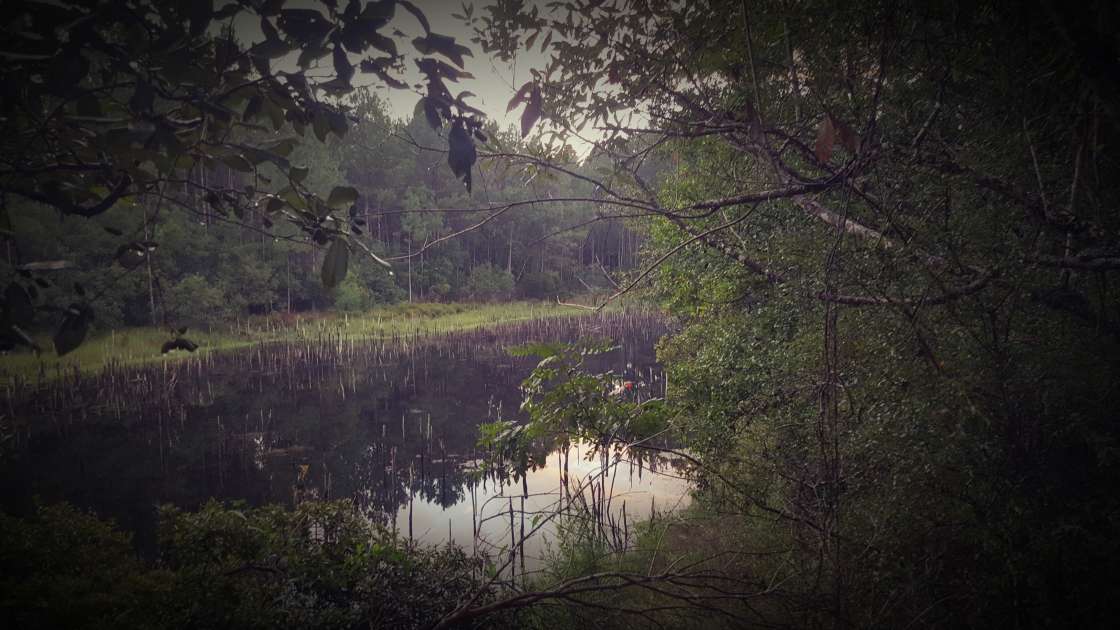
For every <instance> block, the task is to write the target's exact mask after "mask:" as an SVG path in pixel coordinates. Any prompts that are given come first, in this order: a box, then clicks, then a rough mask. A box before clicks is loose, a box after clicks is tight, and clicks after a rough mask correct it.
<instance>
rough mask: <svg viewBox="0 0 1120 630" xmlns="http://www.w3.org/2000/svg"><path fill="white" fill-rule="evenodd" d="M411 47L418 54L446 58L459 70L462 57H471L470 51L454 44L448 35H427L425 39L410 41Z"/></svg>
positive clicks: (461, 64) (461, 65)
mask: <svg viewBox="0 0 1120 630" xmlns="http://www.w3.org/2000/svg"><path fill="white" fill-rule="evenodd" d="M412 45H413V46H415V47H416V50H419V51H420V54H423V55H430V54H432V53H439V54H441V55H443V56H444V57H447V58H448V59H450V60H451V61H452V63H454V64H455V65H457V66H459V67H460V68H462V67H463V57H471V56H473V55H472V54H471V49H470V48H467V47H466V46H463V45H462V44H457V43H455V38H454V37H451V36H449V35H440V34H439V33H428V34H427V36H425V37H417V38H416V39H414V40H412Z"/></svg>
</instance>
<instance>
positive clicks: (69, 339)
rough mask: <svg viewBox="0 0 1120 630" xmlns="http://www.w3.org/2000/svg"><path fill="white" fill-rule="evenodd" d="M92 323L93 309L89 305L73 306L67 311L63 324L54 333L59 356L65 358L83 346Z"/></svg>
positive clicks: (55, 347) (56, 350)
mask: <svg viewBox="0 0 1120 630" xmlns="http://www.w3.org/2000/svg"><path fill="white" fill-rule="evenodd" d="M92 322H93V309H92V308H90V307H89V305H88V304H71V305H70V307H69V308H67V309H66V315H65V317H63V319H62V324H61V325H59V327H58V330H57V331H56V332H55V333H54V349H55V352H57V353H58V356H63V355H64V354H67V353H69V352H71V351H73V350H74V349H75V348H77V347H78V346H80V345H82V342H83V341H85V338H86V333H88V332H89V325H90V324H91V323H92Z"/></svg>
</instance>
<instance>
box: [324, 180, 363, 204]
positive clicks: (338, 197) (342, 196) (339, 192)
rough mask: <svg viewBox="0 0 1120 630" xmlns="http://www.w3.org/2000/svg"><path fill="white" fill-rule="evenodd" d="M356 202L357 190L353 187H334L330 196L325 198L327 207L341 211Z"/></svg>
mask: <svg viewBox="0 0 1120 630" xmlns="http://www.w3.org/2000/svg"><path fill="white" fill-rule="evenodd" d="M357 200H358V189H357V188H354V187H353V186H335V187H334V188H332V189H331V194H330V196H329V197H327V205H328V206H330V207H332V208H335V209H342V208H346V207H348V206H350V204H352V203H354V202H355V201H357Z"/></svg>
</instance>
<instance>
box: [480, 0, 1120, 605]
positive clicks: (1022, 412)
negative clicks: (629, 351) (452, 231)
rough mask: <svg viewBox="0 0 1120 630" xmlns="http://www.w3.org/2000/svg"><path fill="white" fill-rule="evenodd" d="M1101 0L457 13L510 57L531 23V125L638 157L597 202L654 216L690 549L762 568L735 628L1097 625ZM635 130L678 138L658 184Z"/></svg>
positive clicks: (1106, 54) (1101, 567) (1107, 356)
mask: <svg viewBox="0 0 1120 630" xmlns="http://www.w3.org/2000/svg"><path fill="white" fill-rule="evenodd" d="M1115 17H1116V8H1115V6H1114V5H1111V4H1109V3H1089V4H1087V5H1078V6H1077V7H1073V6H1069V7H1064V6H1058V5H1056V4H1053V3H1041V4H1039V5H1033V4H1032V5H1030V6H1026V7H1022V8H1020V7H1019V6H1018V5H1015V6H1012V5H1008V4H1003V3H981V4H975V3H948V4H938V5H929V4H926V3H913V4H897V3H877V2H866V3H856V4H852V3H829V2H820V3H808V4H790V3H784V2H763V3H753V2H752V3H741V2H721V1H711V2H695V3H687V4H684V5H681V4H675V3H667V2H620V3H601V2H586V3H579V2H577V3H564V4H553V5H550V6H548V7H535V6H531V5H523V4H521V3H506V2H499V3H496V4H495V5H493V6H491V7H487V9H486V10H485V11H484V12H483V13H482V15H481V16H479V17H477V18H475V19H474V21H473V24H474V25H475V27H476V29H477V31H478V33H479V35H480V36H481V37H482V38H483V40H484V41H485V47H486V48H487V49H488V50H490V51H492V52H496V53H497V54H500V55H510V54H515V52H516V51H517V50H518V49H519V48H520V47H522V46H525V45H535V42H537V41H541V38H546V39H545V40H544V41H546V42H549V43H546V44H544V45H545V46H550V47H551V48H552V49H553V50H555V51H556V53H557V54H555V55H554V56H553V57H552V58H551V63H550V64H549V66H548V68H547V69H546V71H545V72H543V73H542V74H541V77H540V83H541V90H542V94H543V95H544V106H543V111H544V116H545V117H546V118H548V119H549V120H550V121H551V122H552V123H553V124H555V125H556V126H558V127H561V128H565V129H568V130H571V131H576V130H578V129H580V128H582V127H583V126H584V125H585V124H591V125H597V126H598V127H599V128H601V129H605V130H606V136H605V137H604V138H603V140H602V141H601V142H600V146H601V150H602V151H603V153H604V154H607V155H612V156H614V158H615V162H616V165H617V166H618V168H619V169H620V170H621V171H622V172H623V173H626V172H628V171H629V173H630V177H629V179H628V184H627V183H619V184H618V185H617V186H615V187H614V188H613V189H612V190H611V192H612V193H613V194H612V195H611V201H613V202H614V203H615V204H616V205H617V206H618V207H620V208H623V207H624V208H627V209H630V208H634V207H639V208H642V209H643V210H645V211H646V212H648V213H650V214H653V215H657V216H658V217H659V218H658V219H657V220H656V221H655V224H654V228H653V229H654V241H653V247H651V248H650V249H649V250H648V251H647V258H646V260H647V262H648V263H649V264H651V265H653V267H652V272H651V273H652V276H653V277H655V278H656V293H655V295H656V296H657V297H658V299H660V300H661V301H662V303H663V304H664V305H665V306H666V307H667V308H668V309H669V310H670V311H672V312H674V313H676V314H677V315H678V316H679V317H680V318H681V320H682V322H683V324H684V328H683V330H682V331H681V332H680V333H679V334H677V335H675V336H673V337H672V338H670V339H667V340H666V341H665V342H664V343H663V345H662V348H661V358H662V359H663V361H664V363H665V364H666V366H667V368H668V372H669V381H670V382H671V383H672V386H671V389H670V392H669V404H670V407H671V411H672V413H673V415H674V418H673V420H672V424H673V425H674V426H675V427H676V429H677V431H678V434H679V435H680V436H681V438H682V439H683V440H684V442H685V445H686V446H688V447H689V449H690V452H692V453H694V454H695V455H696V456H697V457H698V458H699V460H700V465H699V466H697V468H696V474H697V477H698V480H699V481H700V487H701V489H702V492H701V493H700V494H699V497H698V498H700V500H701V503H700V506H699V507H698V510H699V512H700V513H704V514H705V515H706V517H707V518H709V519H714V520H715V522H716V523H717V525H716V529H715V532H716V533H715V534H714V535H715V539H713V540H708V541H706V544H705V548H703V549H701V548H698V547H697V546H696V545H695V544H694V543H690V542H688V541H687V534H686V536H685V538H686V541H684V542H682V543H681V545H680V548H679V549H680V550H681V551H682V553H689V554H691V555H692V556H693V557H703V556H705V554H706V553H709V552H710V553H711V554H712V555H713V557H718V553H717V551H718V550H720V549H727V550H728V553H731V552H734V553H736V554H739V555H740V559H739V560H738V561H737V562H735V563H733V564H731V565H730V566H729V565H727V564H726V563H724V562H722V561H721V562H715V561H713V565H718V566H721V570H722V571H724V574H725V575H734V576H737V577H739V578H741V579H744V580H749V579H755V578H758V579H759V581H760V584H759V585H758V586H757V587H756V589H755V590H754V598H755V599H754V600H751V601H753V602H754V603H747V598H746V596H744V599H743V600H741V603H742V607H739V605H738V604H735V605H731V604H729V605H728V611H729V612H733V613H734V615H735V618H736V619H739V620H740V622H741V621H743V620H745V619H748V618H749V619H753V621H754V622H757V623H761V624H766V625H788V626H793V627H825V626H831V627H837V626H849V627H1004V626H1012V627H1055V626H1058V627H1060V626H1066V625H1070V624H1072V625H1079V626H1100V625H1103V624H1105V623H1107V619H1108V618H1109V616H1108V611H1109V609H1110V607H1109V604H1108V602H1110V601H1112V600H1114V599H1115V597H1116V595H1117V591H1116V584H1118V583H1120V581H1118V579H1117V574H1116V569H1115V564H1114V563H1113V562H1112V560H1111V559H1112V558H1113V557H1114V556H1115V553H1116V551H1117V549H1116V546H1115V541H1116V540H1117V539H1118V534H1120V532H1118V529H1117V520H1116V517H1117V514H1120V511H1118V510H1120V504H1118V503H1117V501H1116V498H1115V496H1114V493H1113V492H1112V491H1111V489H1112V488H1113V487H1114V486H1115V483H1116V482H1117V480H1118V479H1120V474H1118V473H1120V470H1118V469H1117V461H1116V458H1115V456H1114V448H1113V446H1114V444H1115V443H1116V439H1117V437H1118V435H1117V432H1116V427H1115V422H1114V413H1113V410H1114V409H1115V408H1116V405H1117V402H1118V401H1117V399H1116V389H1115V387H1113V385H1112V383H1115V382H1116V381H1117V379H1118V378H1120V365H1118V364H1117V357H1118V356H1120V353H1118V350H1120V347H1118V342H1120V339H1118V333H1117V331H1118V330H1120V327H1118V326H1120V302H1118V301H1117V298H1116V291H1115V288H1114V287H1113V286H1112V285H1113V284H1114V280H1115V278H1114V272H1115V271H1116V270H1117V269H1120V262H1118V261H1120V258H1118V253H1120V215H1118V214H1117V212H1116V206H1117V201H1118V194H1117V192H1118V190H1117V187H1116V185H1115V182H1116V181H1117V180H1116V175H1117V172H1116V167H1117V163H1116V160H1115V155H1116V142H1117V139H1118V134H1117V131H1118V129H1120V127H1118V124H1120V119H1118V118H1117V111H1116V109H1115V103H1116V99H1115V95H1116V93H1117V88H1118V87H1120V81H1118V79H1120V73H1118V70H1120V65H1118V63H1117V59H1118V57H1117V51H1118V50H1120V46H1118V42H1117V39H1116V37H1115V34H1114V33H1112V32H1111V31H1109V30H1107V27H1105V26H1103V25H1106V24H1111V23H1112V20H1113V19H1115ZM634 138H642V139H644V143H643V144H642V145H641V146H646V147H650V146H652V147H658V149H657V150H661V151H663V152H664V153H665V154H667V155H669V156H671V158H672V159H673V161H674V164H675V166H676V168H675V169H674V171H673V173H672V176H671V177H670V178H669V181H668V182H667V183H666V184H665V185H664V186H661V187H657V186H655V185H650V184H649V183H648V182H646V181H644V180H643V178H642V177H641V176H640V173H634V172H633V168H632V166H633V164H634V163H636V162H638V161H640V159H641V157H642V156H643V155H644V153H641V152H639V153H633V151H632V147H633V139H634ZM688 527H689V526H688V525H684V526H683V528H684V529H685V531H686V532H687V531H688ZM694 531H695V532H696V533H698V534H699V533H700V532H701V531H703V529H702V528H700V527H696V528H695V530H694ZM709 533H710V532H709ZM744 541H746V542H745V543H744ZM763 578H765V579H763ZM732 599H733V598H732ZM667 601H668V600H667ZM619 606H620V607H622V605H621V604H620V605H619Z"/></svg>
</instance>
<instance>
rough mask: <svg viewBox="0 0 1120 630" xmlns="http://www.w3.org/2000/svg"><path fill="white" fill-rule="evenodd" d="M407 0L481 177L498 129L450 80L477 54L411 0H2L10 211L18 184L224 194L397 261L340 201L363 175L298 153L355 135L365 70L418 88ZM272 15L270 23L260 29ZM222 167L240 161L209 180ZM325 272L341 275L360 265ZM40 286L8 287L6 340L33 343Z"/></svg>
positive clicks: (167, 198) (53, 197) (214, 204)
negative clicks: (479, 143) (485, 141)
mask: <svg viewBox="0 0 1120 630" xmlns="http://www.w3.org/2000/svg"><path fill="white" fill-rule="evenodd" d="M397 6H400V8H402V9H404V10H406V11H407V12H409V13H411V14H412V15H413V16H414V17H415V19H416V22H417V23H418V24H419V26H420V27H421V29H422V32H423V34H422V35H420V36H418V37H416V38H414V39H413V40H412V44H413V46H414V47H415V48H416V50H417V51H418V52H419V53H420V54H419V55H418V56H417V57H416V58H415V60H414V61H415V63H416V65H417V67H418V68H419V70H420V72H421V73H422V74H423V75H424V77H425V80H426V86H425V95H424V96H423V98H422V100H421V102H422V106H423V109H424V111H425V113H426V115H427V117H428V120H429V121H430V122H431V123H432V124H433V125H434V126H436V127H440V126H442V125H444V124H447V125H449V126H450V129H451V132H450V134H449V137H450V138H451V145H452V146H451V148H452V151H451V153H452V154H453V156H454V159H453V160H452V170H453V171H454V172H455V174H456V176H457V177H459V178H461V179H463V180H464V181H465V182H466V185H467V187H468V189H469V187H470V169H471V167H472V166H473V164H474V157H473V155H474V140H473V139H472V138H473V136H474V135H481V133H480V131H479V129H480V128H481V126H482V119H481V117H480V115H479V114H480V112H478V110H476V109H474V108H472V107H470V106H468V105H467V104H466V103H465V102H464V101H463V98H462V96H460V97H453V96H452V95H451V93H450V91H449V90H448V88H447V85H446V81H455V80H457V79H458V78H460V77H461V76H463V72H462V71H461V70H460V68H462V66H463V57H464V56H465V55H470V54H471V53H470V50H469V49H467V48H466V47H464V46H462V45H460V44H458V43H456V42H455V40H454V38H453V37H450V36H446V35H441V34H439V33H434V32H432V31H431V30H430V28H429V25H428V21H427V19H426V17H425V16H424V14H423V13H422V12H421V11H420V10H419V9H418V8H417V7H416V6H415V5H413V4H412V3H411V2H406V1H403V0H402V1H399V2H394V1H392V0H379V1H376V2H361V1H359V0H350V1H348V2H347V3H346V4H345V7H340V5H339V3H337V2H323V3H322V4H320V5H318V6H315V7H313V8H285V3H284V1H283V0H269V1H265V2H231V3H228V4H226V5H224V6H223V7H221V8H220V9H215V7H214V6H213V3H212V2H210V1H209V0H205V1H192V2H179V3H170V2H148V1H145V0H137V1H133V2H115V1H109V0H90V1H77V0H76V1H74V2H64V3H46V4H45V3H40V2H10V3H5V5H4V7H3V9H2V10H0V11H2V13H3V17H4V23H5V24H6V25H8V26H7V27H6V29H7V30H6V36H5V42H6V44H5V49H4V50H2V51H0V56H2V57H3V59H4V62H5V63H4V64H3V69H2V70H0V83H2V84H3V86H4V100H3V118H2V120H0V132H2V133H3V139H2V140H0V142H2V143H3V144H2V147H3V150H2V151H0V155H2V157H0V194H2V195H3V199H4V204H5V208H4V213H5V215H7V205H8V204H10V203H15V202H16V201H17V200H27V201H32V202H36V203H39V204H43V205H46V206H48V207H50V208H53V209H55V210H57V211H58V212H60V213H61V214H63V215H73V216H80V217H87V218H88V217H96V216H99V215H102V214H103V213H105V212H107V211H108V210H109V209H110V208H113V207H115V206H117V205H118V204H121V203H123V202H127V201H130V200H140V201H148V202H150V204H151V205H156V206H157V208H158V206H159V205H163V204H166V205H169V206H173V207H176V208H177V209H181V210H183V211H186V212H192V213H199V212H200V210H201V208H200V206H202V207H207V206H208V209H207V210H206V211H207V212H210V211H212V212H214V213H216V214H217V215H220V216H223V217H227V218H230V219H231V220H235V221H242V220H244V219H245V216H246V214H247V213H259V214H260V215H262V216H263V217H264V219H263V220H264V221H265V222H266V223H265V225H266V226H268V225H271V224H272V223H274V222H276V221H284V222H286V223H290V224H292V225H294V226H296V227H297V228H298V229H299V230H300V231H301V232H302V233H303V235H304V237H305V238H307V239H309V240H311V241H313V242H314V243H316V244H318V245H320V246H324V247H328V249H329V250H330V251H333V252H335V254H334V256H328V257H327V261H329V262H330V263H331V264H332V265H334V267H335V268H337V269H339V270H345V268H346V265H345V264H340V263H342V262H344V260H343V259H344V257H346V256H348V254H349V250H350V248H351V247H354V248H356V249H359V250H363V251H364V253H365V254H366V255H368V256H369V257H370V258H372V259H373V260H375V261H378V262H380V263H382V264H385V265H386V266H387V265H388V263H386V262H385V261H384V260H383V259H381V258H380V257H379V256H377V255H376V254H374V253H373V252H372V251H370V250H369V249H368V248H366V247H365V246H364V243H362V242H361V241H360V240H356V239H354V238H352V236H353V234H354V232H353V227H354V224H353V222H352V218H353V216H352V215H351V216H350V217H347V216H346V215H344V214H340V211H345V210H347V209H348V208H349V207H350V206H351V205H352V204H353V203H354V201H356V200H357V191H356V190H355V189H354V188H353V187H349V186H336V187H333V188H332V189H331V190H330V191H329V192H325V193H323V194H317V191H314V190H312V189H311V187H310V186H309V185H308V182H307V180H306V178H307V176H308V169H307V168H306V167H304V166H301V165H298V164H294V163H293V162H292V161H291V160H290V159H289V156H291V154H292V151H293V149H294V148H295V146H296V145H297V144H298V143H299V141H300V140H299V138H301V137H304V136H306V134H307V131H308V130H310V131H311V132H312V134H313V135H314V137H315V138H316V139H317V140H318V141H319V142H326V141H327V138H328V137H330V136H336V137H342V136H343V135H344V134H346V132H347V130H348V129H349V128H350V127H351V124H352V116H351V115H350V113H349V111H348V108H347V107H346V106H345V105H344V104H343V102H342V100H341V99H342V97H344V96H346V95H347V94H349V93H351V92H352V91H353V89H354V85H353V81H354V79H355V76H356V75H357V72H358V71H359V70H360V71H361V72H363V73H368V74H371V75H374V76H376V77H377V78H378V79H379V80H380V81H382V82H384V83H385V84H387V85H389V86H391V87H394V88H400V89H405V88H407V87H408V86H407V85H406V84H405V83H403V82H402V81H401V80H400V79H399V78H398V77H399V75H400V71H401V69H402V68H403V64H404V60H405V56H404V55H402V54H401V53H400V52H399V51H398V50H397V45H396V42H395V41H394V40H393V39H391V38H390V37H388V36H386V35H385V34H384V33H382V31H383V30H384V28H385V26H386V24H388V23H389V21H390V20H391V19H392V18H393V15H394V13H395V9H396V7H397ZM257 26H259V29H260V33H261V36H260V37H259V38H252V39H253V41H244V39H245V38H246V33H248V32H249V31H250V30H251V29H252V28H253V27H257ZM293 57H295V60H294V65H293V63H292V62H293ZM328 59H329V60H328ZM445 59H446V60H447V61H444V60H445ZM448 61H449V62H450V63H448ZM328 64H329V65H328ZM321 66H325V67H327V68H329V69H330V72H329V74H328V76H326V77H323V76H322V73H321V72H320V71H321V70H322V69H324V68H322V67H321ZM313 68H315V69H316V72H313V73H312V72H309V70H311V69H313ZM281 132H294V134H295V135H281ZM219 166H220V167H224V168H225V169H227V170H228V171H229V172H230V173H231V174H232V175H231V176H230V177H229V178H227V179H226V181H225V182H215V181H212V180H208V179H207V174H208V173H212V172H213V171H214V170H215V169H217V168H219ZM203 204H205V205H204V206H203ZM7 224H9V225H10V220H7ZM9 233H10V229H9ZM119 236H120V237H121V241H122V242H121V243H120V244H119V246H118V247H117V249H116V255H115V258H116V261H117V262H118V263H120V264H122V265H125V266H128V267H140V266H142V265H144V264H145V260H146V259H147V258H148V257H149V255H150V253H151V252H152V251H154V249H153V248H155V247H157V246H158V243H157V242H155V241H153V240H152V239H150V238H148V237H145V236H140V237H139V238H135V237H127V238H126V237H124V236H123V235H119ZM9 237H10V238H11V237H12V236H11V235H10V236H9ZM14 238H16V239H17V241H18V238H19V235H18V234H15V235H14ZM335 243H337V244H338V245H333V244H335ZM68 264H69V261H22V262H21V265H20V267H19V270H20V271H21V273H23V274H24V275H25V279H27V280H31V279H32V278H30V277H28V276H30V275H33V274H39V273H41V272H43V271H45V270H52V269H56V268H58V267H64V266H68ZM148 267H149V269H150V264H148ZM323 278H324V280H325V281H327V283H328V284H330V285H333V284H337V282H338V281H341V279H342V277H341V276H338V277H336V274H333V273H324V274H323ZM29 287H30V284H29V283H27V282H23V283H20V282H16V283H13V284H11V285H10V286H9V288H8V290H7V292H6V300H5V304H6V307H5V313H6V314H5V317H4V322H3V327H2V329H3V335H4V338H5V342H6V343H17V342H21V343H30V339H29V337H28V336H27V334H26V332H24V328H26V327H27V326H28V325H29V324H30V323H31V322H32V320H33V319H34V314H35V310H36V307H35V306H34V305H33V304H32V303H33V301H34V300H33V299H32V297H31V295H30V293H31V292H32V291H29V289H28V288H29ZM90 301H91V300H89V299H87V298H86V297H85V296H83V295H80V294H79V295H77V296H75V299H74V301H73V303H72V304H71V305H70V306H69V307H67V308H66V309H65V310H64V317H63V321H62V324H61V326H60V328H59V329H58V332H57V333H56V337H55V345H56V348H57V350H58V351H59V353H60V354H64V353H65V352H67V351H69V350H71V349H73V348H74V347H76V346H77V345H78V344H80V343H81V341H82V340H83V339H84V337H85V334H86V331H87V330H88V328H89V325H90V323H91V322H92V320H93V308H92V305H91V304H90ZM153 310H154V308H153Z"/></svg>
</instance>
